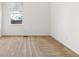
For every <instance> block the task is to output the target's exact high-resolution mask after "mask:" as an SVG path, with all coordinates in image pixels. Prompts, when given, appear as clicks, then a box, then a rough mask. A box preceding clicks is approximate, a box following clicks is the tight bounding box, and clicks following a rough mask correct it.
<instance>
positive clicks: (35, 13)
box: [3, 2, 50, 35]
mask: <svg viewBox="0 0 79 59" xmlns="http://www.w3.org/2000/svg"><path fill="white" fill-rule="evenodd" d="M3 16H4V17H3V35H48V34H49V33H50V20H49V17H50V15H49V3H43V2H26V3H24V20H23V24H22V25H12V24H10V17H9V13H8V5H7V3H4V5H3Z"/></svg>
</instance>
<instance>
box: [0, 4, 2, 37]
mask: <svg viewBox="0 0 79 59" xmlns="http://www.w3.org/2000/svg"><path fill="white" fill-rule="evenodd" d="M1 30H2V4H1V3H0V36H1Z"/></svg>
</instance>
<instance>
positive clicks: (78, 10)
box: [51, 3, 79, 54]
mask: <svg viewBox="0 0 79 59" xmlns="http://www.w3.org/2000/svg"><path fill="white" fill-rule="evenodd" d="M51 36H54V37H55V38H56V39H57V40H58V41H60V42H61V43H63V44H64V45H66V46H67V47H69V48H70V49H72V50H73V51H75V52H76V53H78V54H79V46H78V45H79V3H51Z"/></svg>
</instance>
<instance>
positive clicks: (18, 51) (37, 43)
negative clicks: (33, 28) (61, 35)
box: [0, 36, 78, 57]
mask: <svg viewBox="0 0 79 59" xmlns="http://www.w3.org/2000/svg"><path fill="white" fill-rule="evenodd" d="M75 56H78V55H77V54H75V53H74V52H72V51H70V50H68V49H67V48H66V47H64V46H63V45H62V44H60V43H59V42H57V41H56V40H55V39H53V38H51V37H50V36H29V37H18V36H15V37H12V36H10V37H9V36H5V37H1V38H0V57H75Z"/></svg>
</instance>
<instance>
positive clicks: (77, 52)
mask: <svg viewBox="0 0 79 59" xmlns="http://www.w3.org/2000/svg"><path fill="white" fill-rule="evenodd" d="M50 36H51V37H53V38H55V39H56V40H57V41H59V42H60V43H62V44H63V45H64V46H66V47H68V48H69V49H70V50H72V51H73V52H75V53H76V54H78V55H79V51H77V50H75V49H74V48H72V47H70V46H69V45H67V44H66V43H64V42H63V41H61V40H58V38H56V37H55V36H54V35H50Z"/></svg>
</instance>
